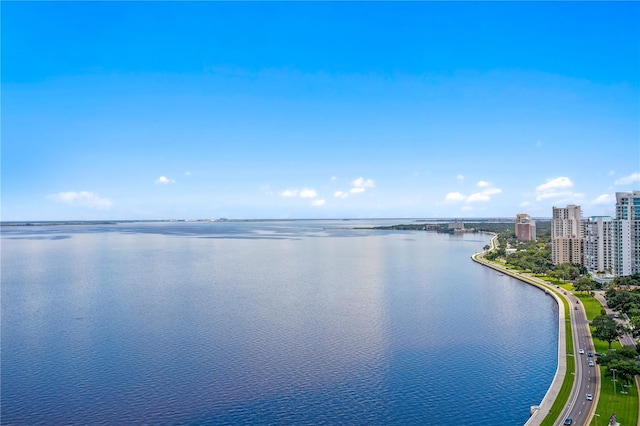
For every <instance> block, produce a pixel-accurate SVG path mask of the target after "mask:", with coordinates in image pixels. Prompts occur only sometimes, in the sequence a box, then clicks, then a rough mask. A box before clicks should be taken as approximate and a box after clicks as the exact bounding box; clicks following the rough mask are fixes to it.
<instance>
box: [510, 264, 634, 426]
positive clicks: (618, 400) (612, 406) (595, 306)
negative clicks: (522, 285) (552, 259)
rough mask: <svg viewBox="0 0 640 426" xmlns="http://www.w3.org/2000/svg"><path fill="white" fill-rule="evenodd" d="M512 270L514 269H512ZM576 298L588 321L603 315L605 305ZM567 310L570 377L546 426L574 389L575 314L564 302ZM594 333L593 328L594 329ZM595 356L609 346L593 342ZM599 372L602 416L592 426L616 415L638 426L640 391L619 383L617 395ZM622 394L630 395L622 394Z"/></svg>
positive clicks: (559, 287) (562, 286)
mask: <svg viewBox="0 0 640 426" xmlns="http://www.w3.org/2000/svg"><path fill="white" fill-rule="evenodd" d="M509 266H510V267H511V265H509ZM511 269H514V270H519V269H517V268H513V267H511ZM535 276H536V277H537V278H540V279H542V280H544V281H546V282H548V283H549V284H550V285H552V286H553V287H554V290H555V291H557V292H565V291H566V292H569V291H571V290H573V286H572V284H570V283H564V282H561V281H558V280H556V279H553V278H550V277H547V276H545V275H538V274H536V275H535ZM575 296H576V297H578V298H579V299H580V303H582V305H583V306H584V309H585V312H586V315H587V319H588V320H589V321H591V320H593V319H594V318H595V317H597V316H598V315H600V311H601V309H602V305H601V304H600V302H599V301H598V300H597V299H596V298H595V297H593V296H590V295H588V294H583V293H575ZM563 303H564V306H565V329H566V332H567V339H566V347H567V374H566V376H565V378H564V381H563V382H562V387H561V388H560V391H559V393H558V396H557V398H556V400H555V402H554V404H553V406H552V407H551V410H550V412H549V414H548V415H547V416H546V417H545V418H544V420H543V421H542V423H541V425H543V426H552V425H553V424H554V423H555V421H556V420H557V419H558V416H559V414H560V412H561V411H562V409H563V408H564V406H565V404H566V403H567V400H568V399H569V394H570V393H571V388H572V387H573V382H574V379H575V357H574V354H573V336H572V334H571V322H570V321H569V314H570V312H571V311H570V310H573V307H572V306H569V305H570V304H569V303H568V302H567V301H566V300H563ZM591 332H592V333H593V328H592V329H591ZM593 345H594V352H598V353H606V352H607V351H608V350H609V344H608V343H607V342H605V341H602V340H598V339H595V338H593ZM611 347H612V349H619V348H621V347H622V346H621V345H620V343H619V342H618V341H615V342H613V343H612V345H611ZM598 368H600V379H601V385H600V396H599V399H598V406H597V407H596V410H595V413H596V414H598V415H599V416H594V417H593V419H592V420H591V423H590V425H591V426H594V425H595V426H599V425H601V426H606V425H608V424H609V417H610V416H611V414H613V413H615V414H616V418H617V421H618V422H619V423H620V424H621V425H622V426H628V425H637V424H638V390H637V387H636V385H635V383H634V384H632V385H631V386H630V387H628V388H627V387H624V388H622V387H621V385H622V383H621V382H619V381H617V382H616V385H617V388H616V392H615V394H614V387H613V380H612V378H611V377H605V375H604V368H602V367H598ZM621 391H624V392H627V393H620V392H621Z"/></svg>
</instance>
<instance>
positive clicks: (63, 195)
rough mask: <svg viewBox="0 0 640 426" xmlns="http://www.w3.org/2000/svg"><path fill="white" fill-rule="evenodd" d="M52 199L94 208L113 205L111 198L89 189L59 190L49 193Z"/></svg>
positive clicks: (71, 204)
mask: <svg viewBox="0 0 640 426" xmlns="http://www.w3.org/2000/svg"><path fill="white" fill-rule="evenodd" d="M48 198H50V199H52V200H55V201H58V202H61V203H65V204H68V205H70V206H81V207H88V208H92V209H106V208H109V207H111V204H112V203H111V200H108V199H106V198H101V197H100V196H99V195H98V194H95V193H93V192H88V191H80V192H75V191H69V192H59V193H57V194H52V195H49V197H48Z"/></svg>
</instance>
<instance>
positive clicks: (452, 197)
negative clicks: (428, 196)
mask: <svg viewBox="0 0 640 426" xmlns="http://www.w3.org/2000/svg"><path fill="white" fill-rule="evenodd" d="M465 198H467V197H465V196H464V195H463V194H461V193H459V192H449V193H448V194H447V195H446V196H445V197H444V200H445V201H453V202H455V201H464V199H465Z"/></svg>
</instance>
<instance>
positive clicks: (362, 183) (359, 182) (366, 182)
mask: <svg viewBox="0 0 640 426" xmlns="http://www.w3.org/2000/svg"><path fill="white" fill-rule="evenodd" d="M351 184H352V185H353V186H354V188H373V187H375V183H374V182H373V180H372V179H365V178H363V177H359V178H358V179H356V180H354V181H353V182H351Z"/></svg>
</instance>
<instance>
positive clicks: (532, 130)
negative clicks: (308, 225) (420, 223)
mask: <svg viewBox="0 0 640 426" xmlns="http://www.w3.org/2000/svg"><path fill="white" fill-rule="evenodd" d="M0 7H1V11H2V29H1V35H2V46H1V47H2V53H1V54H2V75H1V78H2V159H1V160H2V220H66V219H69V220H72V219H174V218H218V217H228V218H278V219H279V218H343V217H347V218H371V217H394V218H401V217H463V218H464V217H496V216H499V217H514V216H515V215H516V213H529V214H530V215H532V216H536V217H549V216H550V215H551V207H552V206H565V205H567V204H580V205H582V206H583V214H584V215H601V214H612V213H613V210H614V205H615V192H617V191H631V190H634V189H636V190H637V189H638V188H640V26H638V25H637V23H638V22H639V21H640V3H638V2H620V3H611V2H586V3H582V2H564V3H555V2H490V3H489V2H486V3H485V2H471V3H467V2H401V3H398V2H396V3H391V2H372V3H369V2H298V3H296V2H282V3H271V2H229V3H220V2H189V3H174V2H99V3H98V2H61V3H56V2H4V1H3V2H2V3H1V5H0Z"/></svg>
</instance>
